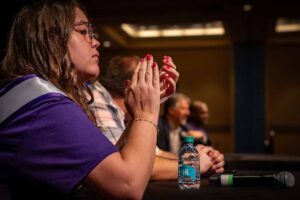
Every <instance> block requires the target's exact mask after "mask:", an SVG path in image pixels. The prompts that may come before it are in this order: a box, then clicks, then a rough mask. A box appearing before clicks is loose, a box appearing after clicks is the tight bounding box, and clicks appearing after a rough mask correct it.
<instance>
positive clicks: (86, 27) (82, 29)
mask: <svg viewBox="0 0 300 200" xmlns="http://www.w3.org/2000/svg"><path fill="white" fill-rule="evenodd" d="M74 30H75V31H77V32H78V33H80V34H81V35H82V36H83V37H84V39H85V40H86V41H87V42H88V43H90V44H91V43H92V42H93V39H96V40H97V39H98V34H97V33H95V31H94V26H93V25H92V24H91V23H90V22H79V23H77V24H75V25H74Z"/></svg>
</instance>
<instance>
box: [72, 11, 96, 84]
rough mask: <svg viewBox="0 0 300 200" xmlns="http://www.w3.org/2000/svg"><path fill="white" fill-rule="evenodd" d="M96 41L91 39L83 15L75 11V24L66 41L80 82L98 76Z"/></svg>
mask: <svg viewBox="0 0 300 200" xmlns="http://www.w3.org/2000/svg"><path fill="white" fill-rule="evenodd" d="M99 46H100V43H99V41H98V40H96V39H95V38H93V28H92V26H91V24H90V23H89V22H88V19H87V17H86V16H85V14H84V13H83V12H82V11H81V10H80V9H79V8H76V10H75V23H74V25H73V31H72V32H71V34H70V38H69V41H68V49H69V52H70V56H71V60H72V63H73V65H74V66H75V69H76V70H77V72H78V75H79V78H80V79H81V80H82V81H86V80H89V79H91V78H95V77H97V76H98V75H99V65H98V63H99V52H98V50H97V48H98V47H99Z"/></svg>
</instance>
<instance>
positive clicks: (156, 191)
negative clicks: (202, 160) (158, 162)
mask: <svg viewBox="0 0 300 200" xmlns="http://www.w3.org/2000/svg"><path fill="white" fill-rule="evenodd" d="M237 173H238V174H247V175H248V174H273V172H272V173H271V172H266V171H251V172H249V171H237ZM292 173H293V174H294V176H295V179H296V183H295V185H294V187H292V188H281V187H270V186H269V187H266V186H247V187H246V186H243V187H241V186H240V187H221V186H216V185H209V180H208V177H205V178H202V180H201V186H200V189H199V190H195V191H189V190H180V189H179V188H178V185H177V181H152V182H149V184H148V186H147V189H146V192H145V194H144V198H143V199H151V200H152V199H188V200H192V199H205V200H209V199H230V200H234V199H239V200H248V199H249V200H250V199H251V200H254V199H255V200H257V199H272V200H274V199H280V200H300V181H299V180H300V171H296V172H295V171H292Z"/></svg>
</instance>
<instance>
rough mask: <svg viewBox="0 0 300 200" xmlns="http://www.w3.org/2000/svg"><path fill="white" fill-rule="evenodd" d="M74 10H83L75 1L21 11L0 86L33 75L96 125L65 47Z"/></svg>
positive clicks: (55, 0)
mask: <svg viewBox="0 0 300 200" xmlns="http://www.w3.org/2000/svg"><path fill="white" fill-rule="evenodd" d="M76 7H78V8H80V9H81V10H83V9H82V7H81V6H80V5H79V4H78V3H77V2H76V1H75V0H44V1H39V2H37V1H35V2H34V3H33V4H31V5H30V6H25V7H24V8H22V9H21V11H20V12H19V13H18V15H17V16H16V18H15V20H14V23H13V25H12V28H11V32H10V36H9V40H8V45H7V51H6V55H5V57H4V59H3V60H2V63H1V68H2V69H1V76H3V77H1V81H0V85H2V84H4V83H5V82H7V81H10V80H12V79H15V78H18V77H21V76H24V75H28V74H36V75H38V76H39V77H42V78H44V79H46V80H48V81H50V82H51V83H53V84H54V85H55V86H56V87H57V88H59V89H60V90H62V91H63V92H65V93H66V94H67V95H68V97H69V98H71V99H72V100H73V101H74V102H76V103H77V104H79V105H80V106H81V107H82V108H83V110H84V111H85V113H87V115H88V116H89V118H90V119H91V120H93V121H94V122H95V118H94V115H93V114H92V113H91V112H90V110H89V109H88V105H87V101H88V100H87V98H86V96H85V94H84V93H83V91H84V89H87V91H88V93H89V94H90V96H91V100H90V101H93V96H92V93H91V92H90V90H89V89H88V88H87V87H86V86H85V84H84V83H83V82H82V80H79V77H78V74H77V72H76V70H75V68H74V65H73V64H72V62H71V58H70V54H69V51H68V45H67V44H68V40H69V36H70V33H71V31H72V30H73V24H74V20H75V8H76Z"/></svg>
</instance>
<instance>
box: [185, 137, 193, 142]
mask: <svg viewBox="0 0 300 200" xmlns="http://www.w3.org/2000/svg"><path fill="white" fill-rule="evenodd" d="M183 141H184V142H192V143H193V142H194V137H192V136H186V137H184V138H183Z"/></svg>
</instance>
